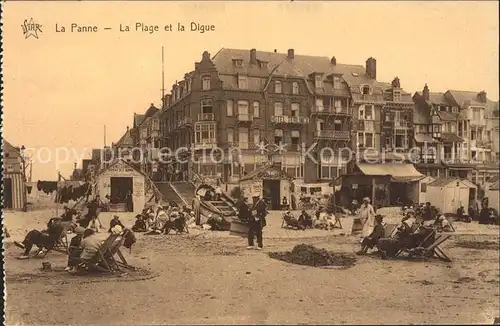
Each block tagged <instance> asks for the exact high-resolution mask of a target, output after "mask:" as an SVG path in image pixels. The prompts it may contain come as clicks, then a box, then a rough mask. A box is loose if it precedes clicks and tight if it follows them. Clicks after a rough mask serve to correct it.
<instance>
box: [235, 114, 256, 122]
mask: <svg viewBox="0 0 500 326" xmlns="http://www.w3.org/2000/svg"><path fill="white" fill-rule="evenodd" d="M237 119H238V121H241V122H252V120H253V116H251V115H250V114H248V113H238V116H237Z"/></svg>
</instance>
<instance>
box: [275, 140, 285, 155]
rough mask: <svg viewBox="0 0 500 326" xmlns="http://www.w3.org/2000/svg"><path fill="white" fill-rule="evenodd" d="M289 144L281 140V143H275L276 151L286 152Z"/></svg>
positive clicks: (279, 152)
mask: <svg viewBox="0 0 500 326" xmlns="http://www.w3.org/2000/svg"><path fill="white" fill-rule="evenodd" d="M287 146H288V144H283V143H282V142H279V144H275V145H274V152H278V154H283V153H285V152H286V151H287V150H286V148H287Z"/></svg>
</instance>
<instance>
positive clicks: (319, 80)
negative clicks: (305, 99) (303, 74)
mask: <svg viewBox="0 0 500 326" xmlns="http://www.w3.org/2000/svg"><path fill="white" fill-rule="evenodd" d="M314 86H315V87H316V88H323V77H322V76H320V75H316V76H315V78H314Z"/></svg>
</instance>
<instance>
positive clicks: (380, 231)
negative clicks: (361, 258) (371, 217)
mask: <svg viewBox="0 0 500 326" xmlns="http://www.w3.org/2000/svg"><path fill="white" fill-rule="evenodd" d="M383 219H384V217H383V216H382V215H375V226H374V227H373V231H372V233H370V235H369V236H367V237H365V238H364V239H363V241H362V242H361V250H360V251H358V252H357V254H358V255H364V254H366V253H367V252H368V249H373V247H375V246H377V244H378V241H379V239H381V238H383V237H384V233H385V231H384V225H383V224H382V222H383Z"/></svg>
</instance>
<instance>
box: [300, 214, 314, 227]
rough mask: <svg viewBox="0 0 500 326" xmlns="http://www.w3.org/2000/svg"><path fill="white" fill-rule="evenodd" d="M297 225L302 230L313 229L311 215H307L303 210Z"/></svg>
mask: <svg viewBox="0 0 500 326" xmlns="http://www.w3.org/2000/svg"><path fill="white" fill-rule="evenodd" d="M299 224H300V225H302V226H303V227H304V228H312V227H313V219H312V217H311V215H309V214H308V213H307V212H306V211H305V210H302V212H301V213H300V216H299Z"/></svg>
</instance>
